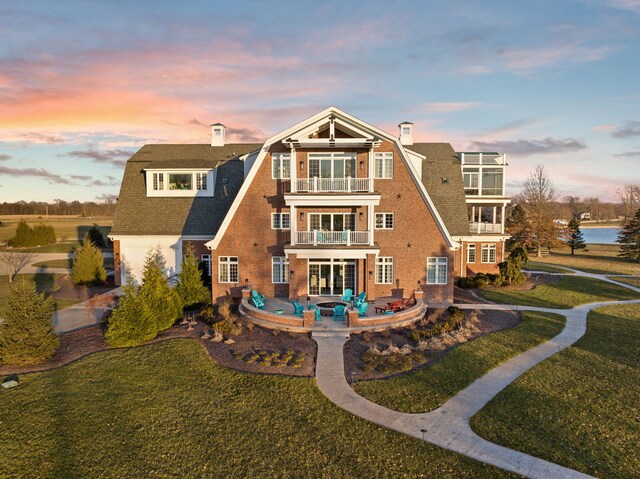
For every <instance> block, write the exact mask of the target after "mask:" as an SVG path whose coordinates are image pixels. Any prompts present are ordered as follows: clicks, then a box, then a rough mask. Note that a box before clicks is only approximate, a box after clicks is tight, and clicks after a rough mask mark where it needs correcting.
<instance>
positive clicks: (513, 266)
mask: <svg viewBox="0 0 640 479" xmlns="http://www.w3.org/2000/svg"><path fill="white" fill-rule="evenodd" d="M528 262H529V255H528V254H527V250H526V248H525V247H524V246H522V245H520V244H518V245H516V246H515V247H514V248H513V249H512V250H511V254H510V255H509V257H508V258H507V260H506V261H503V262H502V263H498V268H499V270H500V283H501V284H505V283H506V284H520V283H522V282H524V281H525V280H526V279H527V276H526V275H525V274H524V273H523V272H522V267H523V266H524V265H525V264H527V263H528Z"/></svg>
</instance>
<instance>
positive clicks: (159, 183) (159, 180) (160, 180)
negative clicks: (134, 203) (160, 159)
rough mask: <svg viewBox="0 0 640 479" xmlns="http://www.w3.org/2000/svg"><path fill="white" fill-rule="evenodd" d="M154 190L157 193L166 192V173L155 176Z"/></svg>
mask: <svg viewBox="0 0 640 479" xmlns="http://www.w3.org/2000/svg"><path fill="white" fill-rule="evenodd" d="M153 189H154V190H155V191H159V190H164V173H154V174H153Z"/></svg>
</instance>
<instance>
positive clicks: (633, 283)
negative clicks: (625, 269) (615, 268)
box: [608, 276, 640, 288]
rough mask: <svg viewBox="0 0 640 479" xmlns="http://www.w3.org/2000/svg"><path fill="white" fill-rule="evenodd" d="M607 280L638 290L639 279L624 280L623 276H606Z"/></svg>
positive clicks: (639, 285)
mask: <svg viewBox="0 0 640 479" xmlns="http://www.w3.org/2000/svg"><path fill="white" fill-rule="evenodd" d="M608 278H609V279H612V280H614V281H618V282H619V283H624V284H629V285H631V286H635V287H636V288H640V277H636V278H625V277H624V276H608Z"/></svg>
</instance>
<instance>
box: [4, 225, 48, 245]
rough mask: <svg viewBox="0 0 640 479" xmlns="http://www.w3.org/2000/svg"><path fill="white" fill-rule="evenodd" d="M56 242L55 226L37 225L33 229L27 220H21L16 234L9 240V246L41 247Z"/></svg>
mask: <svg viewBox="0 0 640 479" xmlns="http://www.w3.org/2000/svg"><path fill="white" fill-rule="evenodd" d="M55 242H56V231H55V229H53V226H47V225H42V224H40V225H36V226H34V227H33V228H32V227H31V226H29V224H28V223H27V222H26V221H25V220H20V222H19V223H18V226H17V228H16V234H15V236H14V237H13V238H11V239H10V240H9V246H17V247H23V246H41V245H45V244H51V243H55Z"/></svg>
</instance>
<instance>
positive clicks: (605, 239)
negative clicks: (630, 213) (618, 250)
mask: <svg viewBox="0 0 640 479" xmlns="http://www.w3.org/2000/svg"><path fill="white" fill-rule="evenodd" d="M580 231H582V236H583V237H584V242H585V243H589V244H615V242H616V239H618V233H619V232H620V228H580Z"/></svg>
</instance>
